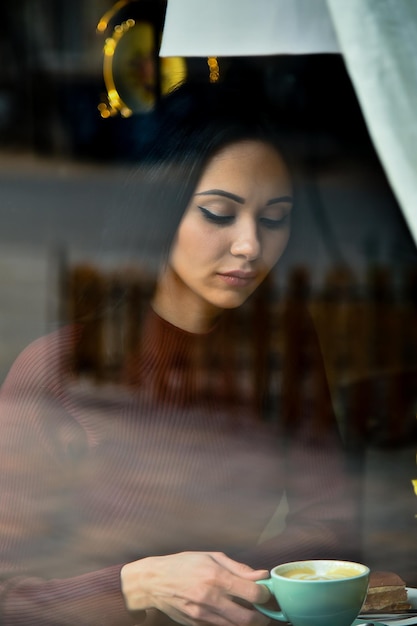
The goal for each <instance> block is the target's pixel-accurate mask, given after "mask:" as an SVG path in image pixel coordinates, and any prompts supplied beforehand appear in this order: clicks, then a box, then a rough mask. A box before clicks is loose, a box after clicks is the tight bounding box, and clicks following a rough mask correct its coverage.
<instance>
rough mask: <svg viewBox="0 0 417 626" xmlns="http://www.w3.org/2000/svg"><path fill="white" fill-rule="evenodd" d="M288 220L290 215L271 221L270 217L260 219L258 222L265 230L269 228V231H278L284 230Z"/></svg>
mask: <svg viewBox="0 0 417 626" xmlns="http://www.w3.org/2000/svg"><path fill="white" fill-rule="evenodd" d="M289 220H290V214H289V213H286V214H285V215H283V216H282V217H280V218H279V219H271V218H270V217H260V218H259V222H260V223H261V224H262V226H265V228H269V229H270V230H278V229H280V228H285V227H286V226H287V224H288V222H289Z"/></svg>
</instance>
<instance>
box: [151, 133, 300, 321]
mask: <svg viewBox="0 0 417 626" xmlns="http://www.w3.org/2000/svg"><path fill="white" fill-rule="evenodd" d="M291 207H292V185H291V180H290V176H289V173H288V170H287V168H286V166H285V163H284V161H283V159H282V157H281V156H280V155H279V153H278V152H277V151H276V150H275V149H274V148H273V147H272V146H270V145H269V144H266V143H263V142H261V141H256V140H248V141H241V142H238V143H234V144H231V145H229V146H227V147H225V148H223V149H222V150H221V151H219V152H218V153H217V154H216V155H215V156H214V157H212V159H211V160H210V161H209V162H208V164H207V167H206V169H205V170H204V172H203V174H202V176H201V178H200V181H199V183H198V185H197V187H196V189H195V192H194V195H193V197H192V199H191V201H190V203H189V205H188V207H187V209H186V211H185V213H184V216H183V218H182V220H181V223H180V225H179V228H178V231H177V235H176V238H175V241H174V244H173V247H172V249H171V253H170V257H169V260H168V264H167V266H166V267H165V268H164V271H163V272H162V274H161V276H160V280H159V282H158V286H157V290H156V294H155V298H154V302H153V306H154V308H155V310H156V312H157V313H158V314H159V315H161V316H162V317H163V318H165V319H167V320H168V321H169V322H171V323H173V324H174V325H176V326H179V327H180V328H184V329H185V330H189V331H191V332H204V330H207V329H208V328H209V327H210V326H211V325H212V324H213V321H214V320H215V318H216V317H217V316H218V315H219V313H220V312H221V311H222V310H223V309H230V308H235V307H238V306H240V305H241V304H243V303H244V302H245V300H246V299H247V298H248V297H249V296H250V295H251V294H252V293H253V292H254V291H255V289H256V288H257V287H258V285H260V283H261V282H262V281H263V280H264V279H265V277H266V276H267V274H268V273H269V272H270V270H271V269H272V267H273V266H274V265H275V263H276V262H277V260H278V259H279V258H280V256H281V254H282V252H283V250H284V248H285V246H286V244H287V241H288V235H289V218H290V212H291Z"/></svg>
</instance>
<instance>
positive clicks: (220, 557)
mask: <svg viewBox="0 0 417 626" xmlns="http://www.w3.org/2000/svg"><path fill="white" fill-rule="evenodd" d="M210 554H211V556H212V558H213V559H214V560H215V561H217V563H218V564H219V565H222V567H224V568H226V569H227V570H229V572H232V573H233V574H236V576H242V578H249V579H250V580H260V579H263V578H268V577H269V572H268V570H267V569H259V570H254V569H252V567H249V565H246V564H245V563H240V562H239V561H234V560H233V559H231V558H230V557H228V556H227V555H226V554H224V553H223V552H211V553H210Z"/></svg>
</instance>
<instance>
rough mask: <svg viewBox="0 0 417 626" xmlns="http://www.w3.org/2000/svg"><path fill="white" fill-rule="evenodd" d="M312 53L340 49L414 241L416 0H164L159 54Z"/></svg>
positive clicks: (416, 195) (416, 194) (416, 208)
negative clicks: (164, 17) (166, 0)
mask: <svg viewBox="0 0 417 626" xmlns="http://www.w3.org/2000/svg"><path fill="white" fill-rule="evenodd" d="M317 52H341V53H342V54H343V56H344V59H345V62H346V66H347V69H348V71H349V74H350V77H351V80H352V82H353V85H354V88H355V90H356V93H357V96H358V100H359V102H360V105H361V107H362V111H363V114H364V117H365V120H366V122H367V125H368V129H369V132H370V135H371V137H372V140H373V142H374V145H375V147H376V150H377V152H378V154H379V157H380V160H381V163H382V165H383V167H384V168H385V171H386V174H387V177H388V180H389V181H390V184H391V187H392V189H393V191H394V193H395V194H396V197H397V200H398V202H399V205H400V207H401V208H402V210H403V213H404V216H405V218H406V221H407V222H408V225H409V228H410V230H411V233H412V234H413V237H414V240H415V241H416V242H417V0H168V5H167V14H166V21H165V28H164V33H163V40H162V47H161V56H176V55H178V56H233V55H245V56H250V55H260V54H312V53H317ZM341 123H342V122H341Z"/></svg>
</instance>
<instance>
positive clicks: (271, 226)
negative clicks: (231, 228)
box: [198, 206, 290, 230]
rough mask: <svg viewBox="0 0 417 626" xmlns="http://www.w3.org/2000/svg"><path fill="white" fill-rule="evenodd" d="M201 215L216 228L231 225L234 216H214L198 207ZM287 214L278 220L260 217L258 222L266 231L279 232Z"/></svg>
mask: <svg viewBox="0 0 417 626" xmlns="http://www.w3.org/2000/svg"><path fill="white" fill-rule="evenodd" d="M198 208H199V209H200V211H201V212H202V214H203V217H204V218H205V219H206V220H208V221H209V222H213V223H214V224H217V225H218V226H227V225H228V224H231V223H232V222H233V220H234V219H235V217H234V215H216V213H212V212H211V211H209V210H208V209H205V208H204V207H202V206H199V207H198ZM289 217H290V216H289V214H288V213H287V214H286V215H284V216H283V217H282V218H280V219H278V220H273V219H270V218H269V217H260V218H259V222H260V224H261V225H262V226H264V227H265V228H267V229H268V230H279V229H280V228H283V227H284V226H285V225H286V224H287V223H288V221H289Z"/></svg>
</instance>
